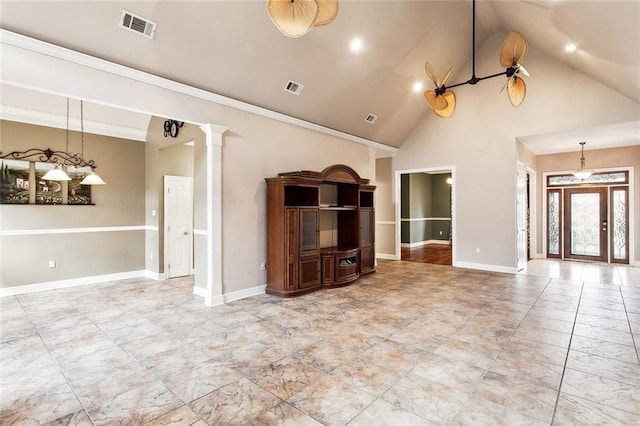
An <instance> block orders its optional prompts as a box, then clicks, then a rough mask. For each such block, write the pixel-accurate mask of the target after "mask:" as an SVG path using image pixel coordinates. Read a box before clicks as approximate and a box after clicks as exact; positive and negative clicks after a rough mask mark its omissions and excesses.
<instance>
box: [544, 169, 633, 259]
mask: <svg viewBox="0 0 640 426" xmlns="http://www.w3.org/2000/svg"><path fill="white" fill-rule="evenodd" d="M616 171H621V172H623V171H626V172H627V173H629V212H635V201H636V200H635V174H634V167H633V166H625V167H606V168H600V169H594V172H605V173H606V172H616ZM573 172H574V170H556V171H553V172H542V197H541V198H542V203H541V204H542V205H541V213H542V218H541V223H542V257H543V258H545V259H546V258H547V235H548V225H547V209H548V207H549V206H548V205H547V196H546V194H547V189H548V187H547V177H548V176H554V175H559V174H571V173H573ZM612 186H616V185H612ZM628 242H629V247H628V249H629V253H628V256H629V265H630V266H637V262H635V246H636V223H635V214H629V240H628ZM562 250H563V248H561V252H562Z"/></svg>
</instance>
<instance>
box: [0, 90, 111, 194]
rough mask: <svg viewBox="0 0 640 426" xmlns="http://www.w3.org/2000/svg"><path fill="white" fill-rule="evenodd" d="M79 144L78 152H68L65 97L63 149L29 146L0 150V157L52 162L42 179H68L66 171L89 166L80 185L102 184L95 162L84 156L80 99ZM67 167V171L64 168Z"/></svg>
mask: <svg viewBox="0 0 640 426" xmlns="http://www.w3.org/2000/svg"><path fill="white" fill-rule="evenodd" d="M80 145H81V151H80V152H79V153H78V152H77V153H71V152H69V98H67V128H66V135H65V150H64V151H54V150H53V149H51V148H47V149H40V148H31V149H28V150H26V151H13V152H10V153H8V154H2V152H0V159H4V158H6V159H11V160H27V161H38V162H41V163H49V164H53V168H52V169H50V170H49V171H47V173H45V175H44V176H42V179H44V180H53V181H70V180H71V178H70V177H69V175H68V174H67V171H72V170H75V169H85V170H86V168H89V169H90V173H89V174H88V175H86V176H84V179H83V180H82V181H81V182H80V184H81V185H104V184H105V182H104V180H102V179H101V178H100V176H98V175H97V174H96V173H95V169H96V163H95V161H93V160H85V158H84V103H83V102H82V101H80ZM65 167H66V168H67V171H65V170H64V168H65ZM82 172H83V171H81V173H82Z"/></svg>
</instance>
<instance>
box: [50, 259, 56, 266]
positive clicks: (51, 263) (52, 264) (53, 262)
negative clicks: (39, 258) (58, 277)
mask: <svg viewBox="0 0 640 426" xmlns="http://www.w3.org/2000/svg"><path fill="white" fill-rule="evenodd" d="M55 267H56V261H55V260H50V261H49V268H55Z"/></svg>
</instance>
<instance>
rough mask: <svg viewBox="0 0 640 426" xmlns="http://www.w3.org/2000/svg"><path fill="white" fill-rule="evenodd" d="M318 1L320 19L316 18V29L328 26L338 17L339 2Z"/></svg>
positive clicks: (333, 0)
mask: <svg viewBox="0 0 640 426" xmlns="http://www.w3.org/2000/svg"><path fill="white" fill-rule="evenodd" d="M317 1H318V17H317V18H316V21H315V23H314V24H313V25H314V26H315V27H319V26H322V25H327V24H330V23H331V22H333V20H334V19H336V16H338V0H317Z"/></svg>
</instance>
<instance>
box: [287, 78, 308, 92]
mask: <svg viewBox="0 0 640 426" xmlns="http://www.w3.org/2000/svg"><path fill="white" fill-rule="evenodd" d="M303 88H304V86H303V85H302V84H300V83H296V82H295V81H291V80H289V81H288V82H287V85H286V86H284V90H286V91H287V92H289V93H293V94H294V95H299V94H300V92H302V89H303Z"/></svg>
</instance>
